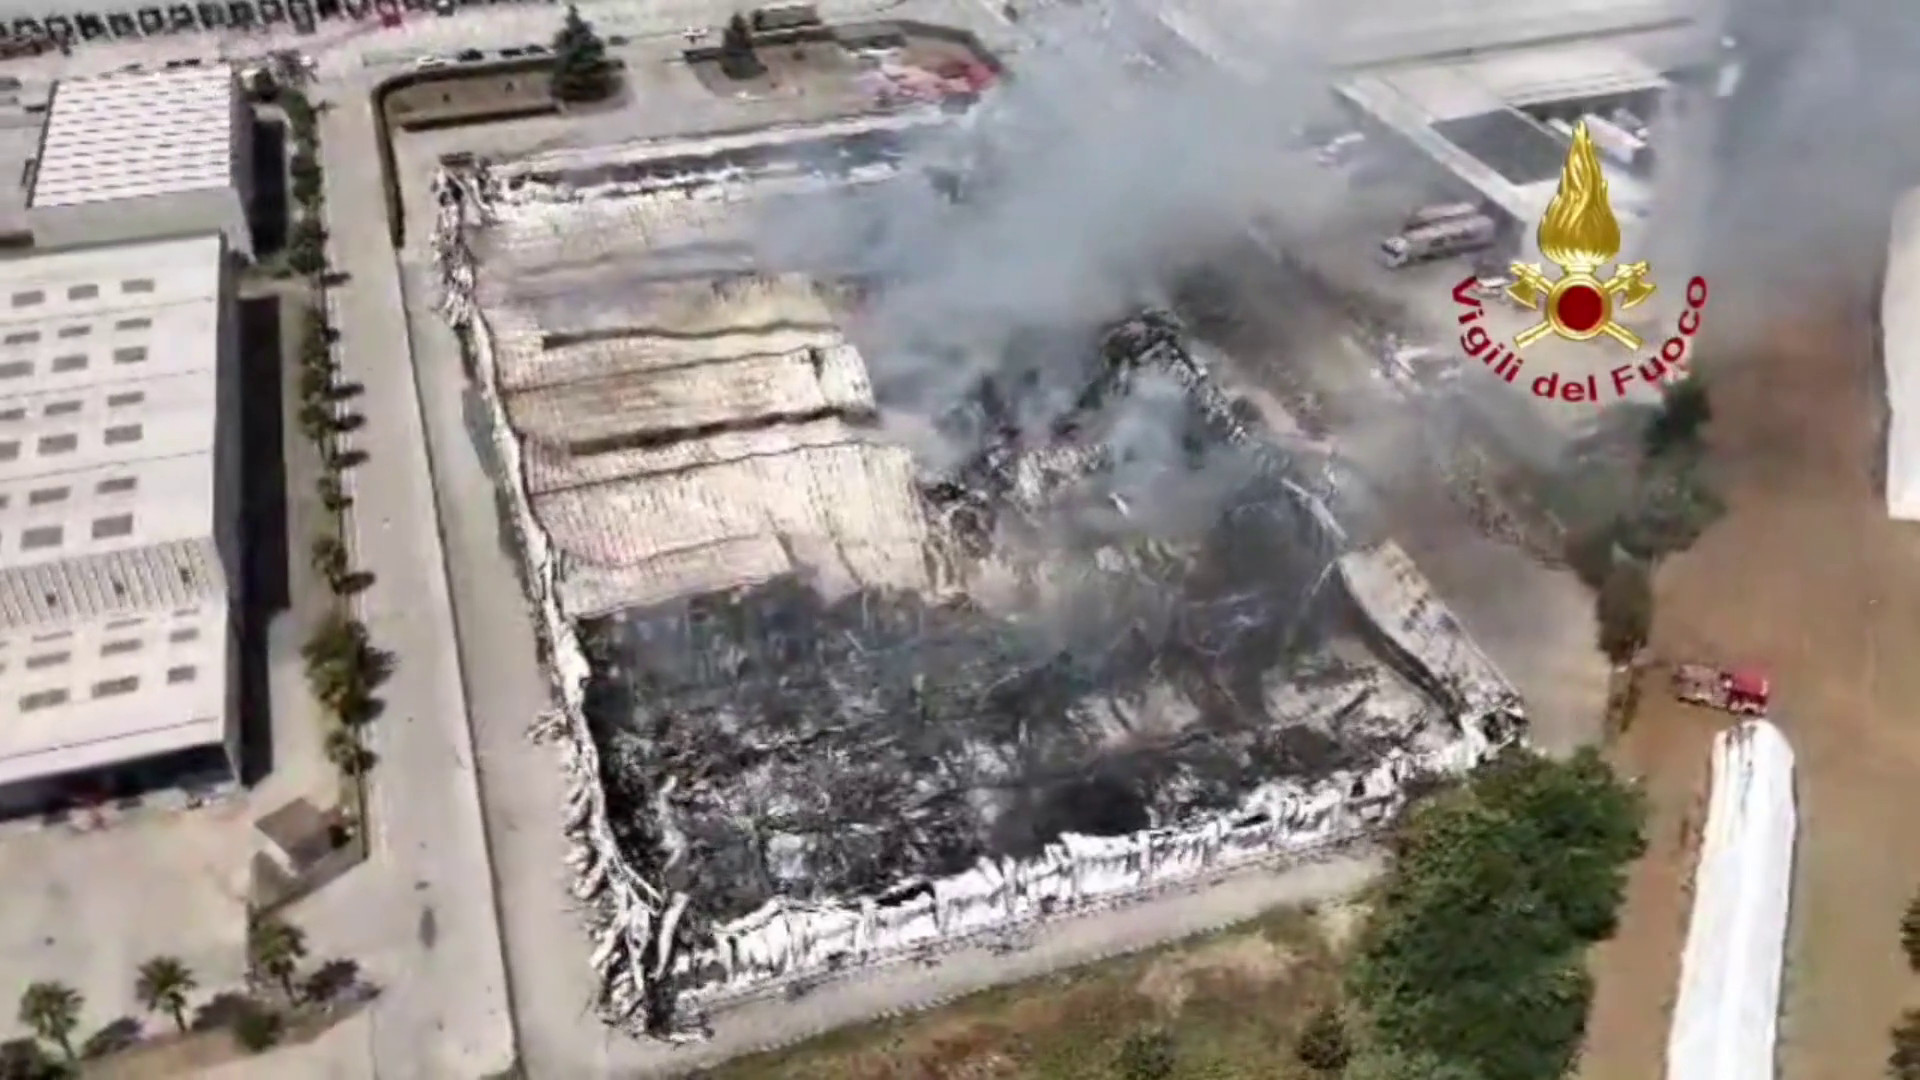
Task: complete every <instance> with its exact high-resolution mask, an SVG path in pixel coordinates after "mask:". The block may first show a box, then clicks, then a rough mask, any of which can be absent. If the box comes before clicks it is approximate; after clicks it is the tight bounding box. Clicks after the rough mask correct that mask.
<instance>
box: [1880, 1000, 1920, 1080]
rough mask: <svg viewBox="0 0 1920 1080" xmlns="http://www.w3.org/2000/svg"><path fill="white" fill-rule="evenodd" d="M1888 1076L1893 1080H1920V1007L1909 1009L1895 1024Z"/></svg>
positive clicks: (1888, 1060)
mask: <svg viewBox="0 0 1920 1080" xmlns="http://www.w3.org/2000/svg"><path fill="white" fill-rule="evenodd" d="M1887 1076H1888V1077H1890V1078H1891V1080H1920V1009H1908V1010H1907V1011H1906V1012H1905V1013H1904V1014H1902V1015H1901V1017H1900V1023H1899V1024H1897V1025H1895V1026H1894V1029H1893V1050H1892V1052H1890V1053H1889V1054H1888V1055H1887Z"/></svg>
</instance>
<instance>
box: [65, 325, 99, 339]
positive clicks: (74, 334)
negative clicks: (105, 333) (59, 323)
mask: <svg viewBox="0 0 1920 1080" xmlns="http://www.w3.org/2000/svg"><path fill="white" fill-rule="evenodd" d="M91 333H93V327H91V326H63V327H61V328H60V336H61V337H62V338H81V337H86V336H87V335H88V334H91Z"/></svg>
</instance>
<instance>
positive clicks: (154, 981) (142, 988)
mask: <svg viewBox="0 0 1920 1080" xmlns="http://www.w3.org/2000/svg"><path fill="white" fill-rule="evenodd" d="M199 988H200V981H199V980H198V979H195V978H194V977H193V972H192V971H191V970H190V969H189V968H188V967H187V965H186V964H184V963H181V962H180V960H179V958H178V957H173V956H156V957H154V958H153V959H151V960H149V961H147V962H146V963H144V964H141V965H140V977H139V978H138V979H135V980H134V983H133V992H134V994H135V995H137V996H138V997H139V998H140V1004H141V1005H142V1006H144V1007H145V1008H146V1010H147V1011H148V1012H163V1013H166V1014H167V1015H168V1016H171V1017H173V1026H174V1027H177V1028H179V1029H180V1030H181V1031H186V1030H187V995H188V994H191V993H193V992H194V991H195V990H198V989H199Z"/></svg>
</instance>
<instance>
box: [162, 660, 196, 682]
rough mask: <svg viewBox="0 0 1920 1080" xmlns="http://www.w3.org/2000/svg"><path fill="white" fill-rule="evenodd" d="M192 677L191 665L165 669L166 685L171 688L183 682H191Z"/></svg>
mask: <svg viewBox="0 0 1920 1080" xmlns="http://www.w3.org/2000/svg"><path fill="white" fill-rule="evenodd" d="M193 675H194V670H193V665H192V664H186V665H182V666H181V667H170V668H168V669H167V685H169V686H173V685H176V684H179V683H183V682H192V681H193Z"/></svg>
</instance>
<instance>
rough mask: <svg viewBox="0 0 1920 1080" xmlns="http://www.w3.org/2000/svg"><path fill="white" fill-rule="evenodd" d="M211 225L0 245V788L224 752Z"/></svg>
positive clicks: (231, 505) (230, 663)
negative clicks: (97, 243)
mask: <svg viewBox="0 0 1920 1080" xmlns="http://www.w3.org/2000/svg"><path fill="white" fill-rule="evenodd" d="M226 263H227V249H226V242H225V240H224V239H223V237H222V236H221V235H220V234H218V233H211V234H205V235H201V236H197V237H190V238H179V239H172V240H166V241H158V242H146V243H138V244H125V245H115V246H103V247H94V248H86V249H76V250H71V251H62V252H54V253H49V254H45V255H36V256H31V257H27V258H22V259H16V260H11V261H5V262H0V299H3V300H4V302H3V303H0V703H4V706H3V708H0V713H3V714H4V715H5V718H6V719H5V722H4V724H0V806H4V807H5V808H7V809H10V810H12V809H19V808H22V807H23V806H24V805H39V804H44V803H46V802H48V801H51V800H55V799H60V798H66V797H87V796H90V795H99V794H106V793H110V792H113V791H116V790H120V789H123V788H125V787H129V786H140V787H146V786H152V785H155V784H158V783H169V782H177V781H182V780H188V779H200V778H225V777H231V776H233V775H234V773H235V771H236V762H237V759H238V745H237V744H238V708H237V699H236V690H235V680H234V679H233V677H232V673H233V671H234V669H235V667H236V663H235V656H236V648H237V635H236V633H235V630H234V618H233V612H234V611H235V610H236V608H237V603H236V597H235V595H234V594H235V591H236V589H237V587H238V582H239V581H240V575H239V549H240V540H239V523H240V512H239V506H238V499H239V473H238V469H239V453H238V447H237V445H236V439H235V437H234V435H235V432H234V425H235V423H236V421H237V417H238V413H239V410H238V408H237V403H236V401H235V400H234V398H235V391H236V386H235V375H236V370H235V361H234V354H235V348H236V345H237V340H236V325H235V316H234V304H233V297H232V295H231V292H230V280H231V275H230V274H229V272H228V268H227V265H226Z"/></svg>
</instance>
